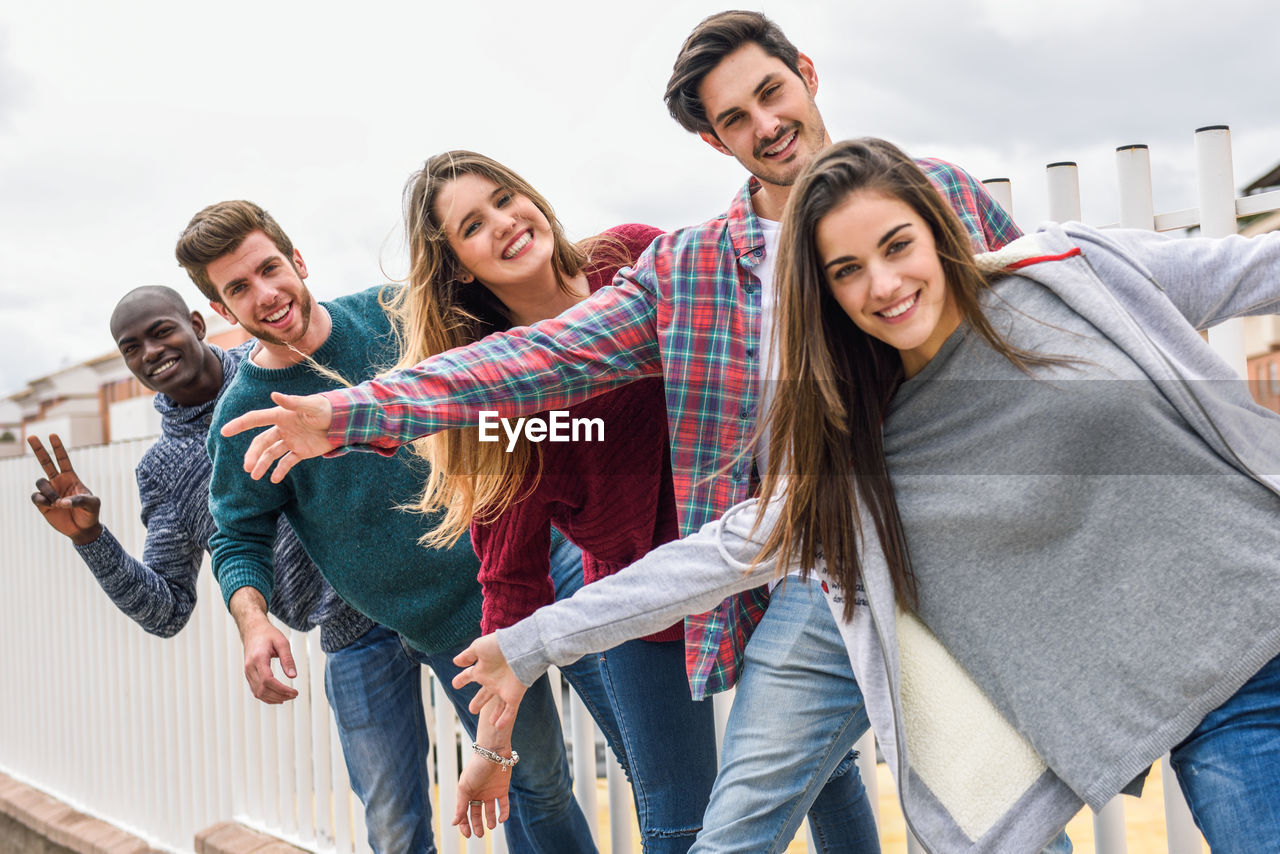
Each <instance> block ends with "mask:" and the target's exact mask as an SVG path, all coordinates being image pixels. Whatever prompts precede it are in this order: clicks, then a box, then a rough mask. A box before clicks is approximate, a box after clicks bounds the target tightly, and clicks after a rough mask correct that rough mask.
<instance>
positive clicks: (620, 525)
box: [471, 225, 684, 641]
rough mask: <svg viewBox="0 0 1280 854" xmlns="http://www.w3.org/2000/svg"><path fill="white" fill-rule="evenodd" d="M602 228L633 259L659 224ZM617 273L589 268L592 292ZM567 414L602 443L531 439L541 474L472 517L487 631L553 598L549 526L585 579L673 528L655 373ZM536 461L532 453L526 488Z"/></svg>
mask: <svg viewBox="0 0 1280 854" xmlns="http://www.w3.org/2000/svg"><path fill="white" fill-rule="evenodd" d="M607 233H608V234H612V235H613V236H615V237H617V238H619V239H620V240H622V242H623V243H624V244H625V245H626V248H627V254H628V255H629V256H630V258H631V259H632V260H633V261H634V259H635V258H636V257H638V256H639V254H640V253H641V252H643V251H644V249H645V248H646V247H647V246H648V245H649V244H650V243H651V242H653V239H654V238H655V237H657V236H658V235H659V234H661V233H662V232H660V231H659V230H658V229H656V228H651V227H649V226H645V225H620V226H617V227H615V228H612V229H610V230H609V231H608V232H607ZM617 271H618V267H617V266H615V265H608V266H606V267H604V268H602V269H597V270H595V271H593V272H591V273H589V274H588V277H587V278H588V281H589V283H590V286H591V292H592V293H595V292H596V291H597V290H599V289H600V288H602V287H605V286H607V285H609V284H610V283H611V282H612V281H613V277H614V274H615V273H617ZM568 413H569V415H568V417H569V418H599V419H601V420H602V421H603V422H604V441H601V442H582V441H579V442H564V443H557V442H541V443H539V444H538V445H536V448H537V449H538V451H539V453H540V454H541V473H540V476H539V477H538V481H537V487H536V489H535V490H534V491H533V493H532V494H531V495H529V496H528V497H527V498H525V499H524V500H523V501H520V502H519V503H518V504H514V505H512V506H511V507H508V508H507V510H506V512H505V513H503V514H502V516H500V517H499V518H498V519H496V520H494V521H493V522H492V523H490V524H484V525H482V524H476V523H473V524H472V525H471V542H472V544H473V545H474V546H475V549H476V554H477V555H478V556H479V558H480V584H481V586H482V587H483V588H484V606H483V616H482V619H481V628H482V631H484V632H486V633H487V632H491V631H494V630H495V629H500V628H504V627H506V626H509V625H511V624H512V623H515V622H516V621H517V620H521V619H523V618H524V617H527V616H529V615H530V614H532V613H533V612H534V611H535V610H537V609H538V608H540V607H541V606H543V605H547V604H550V603H551V602H552V601H554V599H555V592H554V589H553V588H552V585H551V576H550V565H551V561H550V558H549V552H550V539H551V533H550V526H551V525H555V526H556V527H557V528H559V529H560V531H561V532H563V533H564V535H565V536H566V537H568V538H569V539H570V540H572V541H573V542H574V543H576V544H577V546H578V547H579V548H580V549H582V572H583V580H584V581H585V582H586V583H587V584H590V583H591V582H592V581H595V580H596V579H597V578H603V577H604V576H606V575H612V574H613V573H615V572H617V571H618V570H620V569H622V568H623V567H625V566H627V565H629V564H631V563H633V562H634V561H636V560H638V559H639V558H640V557H641V556H643V555H644V554H645V553H646V552H648V551H649V550H650V549H653V548H654V547H656V546H659V545H661V544H662V543H665V542H668V541H669V540H674V539H676V538H677V537H678V536H679V526H678V524H677V522H676V503H675V490H674V488H673V487H672V483H671V457H670V447H669V446H668V444H667V408H666V401H665V399H664V397H663V387H662V380H661V379H646V380H639V381H637V382H633V383H630V384H628V385H625V386H623V387H622V388H619V389H615V390H614V391H611V392H608V393H606V394H602V395H600V396H599V397H593V398H591V399H590V400H587V401H584V402H583V403H580V404H578V405H577V406H574V407H572V408H570V409H569V410H568ZM545 415H546V413H543V416H544V417H545ZM504 441H505V436H504ZM537 467H538V464H537V462H536V456H535V463H534V465H533V466H532V467H531V469H534V470H531V471H530V473H529V476H528V478H527V479H526V484H525V487H524V489H527V488H528V483H529V480H530V479H532V477H534V475H535V474H536V471H535V470H536V469H537ZM522 494H523V490H522ZM683 637H684V631H683V628H682V624H680V623H677V624H676V625H674V626H671V627H670V628H667V629H665V630H663V631H662V632H659V633H658V634H656V635H652V636H650V638H649V640H664V641H670V640H680V639H682V638H683Z"/></svg>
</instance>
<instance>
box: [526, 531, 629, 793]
mask: <svg viewBox="0 0 1280 854" xmlns="http://www.w3.org/2000/svg"><path fill="white" fill-rule="evenodd" d="M551 583H552V585H553V586H554V587H555V590H556V599H557V600H559V599H565V598H568V597H569V596H572V595H573V594H574V593H576V592H578V591H579V590H581V589H582V551H581V550H580V549H579V548H578V547H577V546H576V545H574V544H573V543H571V542H569V541H568V540H564V539H562V540H560V541H559V542H556V543H553V544H552V548H551ZM560 675H561V676H563V677H564V679H565V681H566V682H568V683H569V685H570V686H571V687H572V688H573V690H574V692H575V693H576V694H577V695H578V697H579V698H580V699H581V700H582V704H583V705H584V706H586V707H587V711H588V712H590V713H591V717H592V718H593V719H594V720H595V722H596V726H598V727H600V732H602V733H604V739H605V742H606V743H607V744H608V745H609V749H610V750H612V751H613V755H614V756H616V757H617V759H618V764H619V765H621V766H622V767H623V769H624V770H625V769H627V768H629V767H630V764H631V763H630V759H629V757H628V756H627V751H626V748H625V746H624V745H623V742H622V738H621V735H620V733H619V731H618V719H617V716H616V715H615V714H614V710H613V704H612V703H611V702H610V700H609V695H608V694H607V693H606V691H605V685H604V677H603V676H602V675H601V673H600V664H599V660H598V659H597V658H596V656H594V655H584V656H583V657H582V658H580V659H578V660H577V661H575V662H574V663H573V664H569V665H565V666H564V667H561V668H560ZM521 708H522V709H523V708H524V704H523V703H521ZM517 749H518V748H517ZM590 750H591V753H592V755H593V756H594V755H595V745H590Z"/></svg>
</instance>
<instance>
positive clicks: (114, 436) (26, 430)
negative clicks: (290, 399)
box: [0, 312, 249, 457]
mask: <svg viewBox="0 0 1280 854" xmlns="http://www.w3.org/2000/svg"><path fill="white" fill-rule="evenodd" d="M202 314H205V315H207V316H206V317H205V321H206V322H207V323H208V326H209V331H208V335H207V336H206V339H205V340H207V341H208V342H209V343H211V344H217V345H218V346H219V347H223V348H226V347H234V346H235V345H236V344H239V343H241V342H242V341H245V340H247V339H248V337H249V336H248V335H247V334H245V332H244V330H243V329H241V328H240V327H239V326H231V325H230V324H228V323H227V322H226V321H225V320H223V319H222V318H221V317H219V316H218V315H216V314H214V313H213V312H202ZM152 397H154V392H152V391H151V390H150V389H148V388H146V387H144V386H143V385H142V383H140V382H138V380H137V378H136V377H134V375H133V374H131V373H129V369H128V368H127V367H125V364H124V359H123V358H122V357H121V356H120V354H119V353H118V352H116V351H114V350H113V351H111V352H110V353H107V354H104V355H102V356H98V357H97V358H94V359H90V360H88V361H86V362H81V363H80V364H78V365H72V366H70V367H67V368H63V369H62V370H59V371H55V372H54V373H52V374H49V375H48V376H43V377H39V378H37V379H34V380H31V381H30V382H29V383H28V384H27V387H26V388H25V389H23V390H22V391H19V392H17V393H15V394H11V395H9V396H8V397H7V398H5V399H4V400H0V457H9V456H18V455H20V454H23V453H26V452H27V441H26V439H27V436H29V435H36V436H39V437H40V438H41V439H44V438H45V437H47V436H48V435H49V434H50V433H57V434H58V436H59V438H61V439H62V441H63V444H65V445H66V446H67V447H68V448H81V447H84V446H85V445H98V444H104V443H106V442H112V441H121V440H124V439H136V438H140V437H143V436H156V435H159V433H160V414H159V413H158V412H156V410H155V407H154V406H152V404H151V399H152ZM6 437H8V438H6Z"/></svg>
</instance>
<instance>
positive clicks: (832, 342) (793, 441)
mask: <svg viewBox="0 0 1280 854" xmlns="http://www.w3.org/2000/svg"><path fill="white" fill-rule="evenodd" d="M860 190H872V191H875V192H879V193H884V194H885V195H888V196H890V197H892V198H895V199H898V200H900V201H902V202H904V203H905V204H907V205H908V206H910V207H911V208H912V209H913V210H914V211H915V212H916V213H917V214H918V215H919V216H920V218H921V219H923V220H924V222H925V224H926V225H927V226H928V227H929V229H930V231H931V232H932V234H933V239H934V243H935V245H936V247H937V252H938V260H939V262H940V263H941V266H942V272H943V276H944V277H945V281H946V286H947V287H948V288H949V289H950V292H951V294H952V297H953V298H954V299H955V302H956V306H957V307H958V308H959V309H960V312H961V315H962V317H964V318H965V319H966V320H967V321H968V323H969V326H970V328H971V329H972V330H973V331H974V332H976V333H977V334H978V335H980V336H981V337H982V338H983V340H985V341H986V342H987V343H988V344H990V345H991V347H992V348H993V349H995V350H996V351H997V352H998V353H1000V354H1001V355H1003V356H1004V357H1005V358H1007V359H1009V361H1010V362H1012V363H1013V364H1014V365H1016V366H1017V367H1018V368H1020V369H1021V370H1023V371H1027V372H1029V370H1030V369H1029V366H1031V365H1044V364H1056V363H1059V362H1060V361H1061V359H1058V358H1054V357H1047V356H1042V355H1039V354H1036V353H1033V352H1028V351H1025V350H1021V349H1018V348H1016V347H1013V346H1011V345H1010V344H1009V343H1008V342H1006V341H1005V340H1004V339H1003V338H1002V337H1001V336H1000V335H999V333H997V332H996V331H995V329H993V328H992V327H991V324H990V323H988V321H987V319H986V317H985V316H984V314H983V312H982V309H981V307H980V305H979V301H978V300H979V296H980V294H981V293H982V292H983V291H985V290H986V289H987V288H988V280H987V278H986V277H985V276H984V274H983V273H982V272H981V271H979V269H978V268H977V266H976V265H975V264H974V259H973V249H972V244H971V243H970V238H969V234H968V232H967V231H966V230H965V228H964V226H963V225H961V223H960V220H959V218H958V217H957V216H956V214H955V212H954V211H953V210H952V209H951V206H950V205H949V204H948V203H947V202H946V200H945V199H943V197H942V196H941V195H940V194H939V193H938V191H937V190H936V189H935V188H934V186H933V184H931V183H930V182H929V179H928V178H927V177H926V176H925V174H924V173H923V172H922V171H920V169H919V167H918V166H916V164H915V163H914V162H913V161H912V160H911V159H910V158H909V157H907V156H906V155H905V154H904V153H903V152H902V151H901V150H899V149H898V148H897V147H896V146H894V145H893V144H891V143H888V142H885V141H884V140H880V139H858V140H850V141H847V142H841V143H838V144H836V145H833V146H831V147H830V148H828V149H827V150H826V151H824V152H823V153H822V154H820V155H819V156H818V157H816V158H814V160H813V162H812V163H810V164H809V166H808V167H807V168H806V169H805V170H804V172H803V173H801V175H800V177H799V178H798V179H797V180H796V184H795V186H794V187H793V188H792V191H791V196H790V198H789V199H788V201H787V207H786V211H785V213H784V214H783V217H782V220H783V226H782V235H781V237H780V241H779V243H780V245H779V252H778V260H777V266H776V270H777V275H776V282H777V288H778V294H779V298H778V300H779V308H778V325H777V327H776V329H775V331H774V335H775V338H776V344H777V346H776V352H777V353H778V354H779V365H780V373H779V376H780V377H781V380H782V381H781V382H780V383H779V386H778V389H777V392H776V394H775V397H774V402H773V406H772V408H771V409H770V410H769V413H768V415H767V424H768V430H769V436H770V438H769V464H768V468H767V470H766V472H765V475H764V479H763V481H762V483H761V488H760V495H761V507H763V506H764V505H765V504H766V503H767V502H768V501H769V500H770V499H771V498H773V497H775V496H777V497H778V500H779V501H780V502H781V508H780V509H781V513H780V517H779V522H778V524H777V525H776V526H775V527H774V528H773V530H772V531H771V532H770V534H769V536H768V537H767V538H766V541H765V546H764V549H763V551H762V553H761V555H760V557H759V558H758V560H764V559H766V558H769V557H771V556H773V555H775V554H782V555H786V556H788V558H789V559H792V560H798V561H799V564H800V567H801V570H802V571H803V572H806V573H807V572H809V571H810V570H812V569H813V567H814V565H815V564H816V562H817V561H818V559H820V558H823V559H825V560H826V565H827V572H828V573H829V574H830V575H831V577H832V578H833V579H835V580H836V581H837V582H839V583H840V584H841V585H842V586H843V587H844V589H845V609H844V613H845V617H846V618H849V617H852V615H853V607H854V602H855V600H856V598H857V597H856V596H855V595H854V589H855V586H856V584H857V583H858V580H859V578H860V576H861V561H860V557H859V553H860V552H859V545H860V543H862V542H863V541H864V537H865V532H864V531H862V529H861V523H860V516H859V514H858V504H859V502H861V503H862V504H863V505H864V506H865V507H866V509H867V511H868V512H869V513H870V516H871V518H872V520H873V521H874V524H875V529H876V530H875V533H876V537H877V538H878V539H879V541H880V544H881V547H882V548H883V550H884V555H885V559H886V561H887V562H888V566H889V574H890V577H891V579H892V581H893V588H894V595H895V596H896V598H897V600H898V602H899V604H900V605H902V606H903V607H905V608H909V609H910V608H914V607H915V606H916V604H917V591H916V584H915V577H914V576H913V574H912V572H911V558H910V554H909V552H908V549H907V542H906V535H905V533H904V531H903V528H902V519H901V518H900V517H899V515H898V504H897V501H896V499H895V497H894V493H893V484H892V482H891V481H890V479H889V470H888V465H887V464H886V462H885V457H884V444H883V434H882V430H881V427H882V424H883V422H884V419H885V416H886V414H887V413H888V408H889V401H890V400H891V399H892V398H893V394H894V392H895V391H896V390H897V388H898V385H899V384H900V383H901V382H902V377H903V372H902V360H901V358H900V356H899V354H898V351H897V350H895V349H894V348H893V347H891V346H889V345H888V344H886V343H884V342H883V341H880V340H878V339H876V338H873V337H872V336H870V335H867V334H866V333H865V332H863V331H862V330H860V329H859V328H858V327H857V326H855V325H854V323H853V321H852V320H850V319H849V317H848V315H847V314H846V313H845V312H844V310H843V309H842V308H841V307H840V305H839V304H838V303H837V302H836V301H835V298H834V297H832V295H831V289H830V288H829V287H828V284H827V279H826V276H825V275H824V273H823V261H822V257H821V255H820V254H819V252H818V247H817V229H818V223H819V222H820V221H821V220H822V218H823V217H825V216H826V215H827V214H828V213H830V212H831V211H833V210H834V209H835V208H837V207H839V206H840V205H841V204H843V203H844V201H845V200H846V199H847V198H848V197H849V195H850V194H851V193H855V192H858V191H860Z"/></svg>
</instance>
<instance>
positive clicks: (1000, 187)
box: [982, 178, 1013, 219]
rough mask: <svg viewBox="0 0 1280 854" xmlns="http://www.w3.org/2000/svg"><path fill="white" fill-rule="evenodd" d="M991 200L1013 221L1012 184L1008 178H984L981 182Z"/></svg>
mask: <svg viewBox="0 0 1280 854" xmlns="http://www.w3.org/2000/svg"><path fill="white" fill-rule="evenodd" d="M982 184H983V186H985V187H986V188H987V192H988V193H990V194H991V198H993V199H995V200H996V202H997V204H999V205H1000V207H1002V208H1004V212H1005V213H1007V214H1008V215H1009V219H1013V184H1012V182H1010V181H1009V179H1008V178H985V179H983V181H982Z"/></svg>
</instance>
